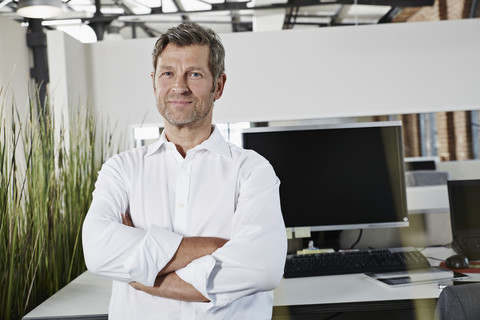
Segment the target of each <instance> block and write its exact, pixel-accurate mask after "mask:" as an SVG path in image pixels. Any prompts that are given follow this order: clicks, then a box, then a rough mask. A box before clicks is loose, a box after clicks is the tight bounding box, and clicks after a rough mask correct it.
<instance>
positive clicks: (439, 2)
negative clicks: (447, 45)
mask: <svg viewBox="0 0 480 320" xmlns="http://www.w3.org/2000/svg"><path fill="white" fill-rule="evenodd" d="M471 6H472V0H436V1H435V3H434V5H433V6H431V7H423V8H420V9H419V10H416V11H412V10H408V11H407V13H408V14H409V15H408V17H407V18H406V20H405V21H406V22H419V21H438V20H446V19H448V20H455V19H466V18H468V17H469V14H470V9H471ZM478 11H480V10H479V8H477V12H478ZM449 63H454V62H449ZM439 68H441V66H439ZM435 118H436V125H437V130H436V131H437V150H438V156H439V157H440V160H442V161H449V160H465V159H472V158H473V151H472V129H471V120H472V119H471V113H470V112H469V111H455V112H439V113H437V114H436V116H435ZM401 119H402V121H403V123H404V125H403V126H404V145H405V156H407V157H412V156H413V157H415V156H420V155H421V149H420V138H421V137H420V134H419V130H418V128H419V127H418V126H419V122H418V121H419V117H418V115H415V114H412V115H402V116H401Z"/></svg>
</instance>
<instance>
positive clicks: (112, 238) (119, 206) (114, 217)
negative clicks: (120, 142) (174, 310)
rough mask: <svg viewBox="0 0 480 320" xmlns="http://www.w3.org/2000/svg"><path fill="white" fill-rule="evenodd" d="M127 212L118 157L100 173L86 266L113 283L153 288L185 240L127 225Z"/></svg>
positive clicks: (86, 236) (86, 237)
mask: <svg viewBox="0 0 480 320" xmlns="http://www.w3.org/2000/svg"><path fill="white" fill-rule="evenodd" d="M127 208H128V192H127V187H126V183H125V180H124V178H123V172H122V161H121V159H120V158H119V157H118V156H116V157H114V158H112V159H110V160H109V161H107V162H106V163H105V164H104V165H103V166H102V170H101V171H100V172H99V176H98V179H97V182H96V183H95V191H94V192H93V200H92V204H91V206H90V209H89V211H88V213H87V216H86V218H85V221H84V223H83V230H82V243H83V250H84V256H85V263H86V265H87V268H88V269H89V271H91V272H93V273H96V274H99V275H101V276H104V277H107V278H110V279H112V280H117V281H123V282H131V281H137V282H139V283H142V284H144V285H148V286H151V285H153V283H154V281H155V278H156V276H157V274H158V272H159V271H160V270H161V269H163V267H164V266H165V265H166V264H167V263H168V262H169V261H170V260H171V258H172V257H173V255H174V254H175V252H176V251H177V249H178V246H179V245H180V242H181V240H182V236H180V235H178V234H175V233H173V232H171V231H169V230H166V229H163V228H160V227H158V226H155V225H152V226H151V227H150V228H149V229H148V230H142V229H139V228H132V227H128V226H125V225H123V224H122V222H121V221H122V219H121V215H122V214H123V213H125V212H126V211H127Z"/></svg>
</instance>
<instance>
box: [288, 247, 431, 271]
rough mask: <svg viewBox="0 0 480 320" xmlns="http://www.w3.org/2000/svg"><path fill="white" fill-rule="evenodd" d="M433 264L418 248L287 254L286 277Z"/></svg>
mask: <svg viewBox="0 0 480 320" xmlns="http://www.w3.org/2000/svg"><path fill="white" fill-rule="evenodd" d="M428 267H430V263H429V262H428V260H427V259H426V258H425V256H424V255H423V254H422V253H421V252H420V251H418V250H416V249H415V248H391V249H370V250H358V251H338V252H328V253H315V254H300V255H296V254H295V255H287V260H286V263H285V273H284V275H283V277H284V278H297V277H312V276H326V275H335V274H349V273H365V272H390V271H403V270H413V269H422V268H428Z"/></svg>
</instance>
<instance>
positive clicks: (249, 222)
mask: <svg viewBox="0 0 480 320" xmlns="http://www.w3.org/2000/svg"><path fill="white" fill-rule="evenodd" d="M224 55H225V53H224V49H223V46H222V44H221V42H220V39H219V38H218V36H217V35H216V34H215V33H214V32H213V31H211V30H210V29H208V28H205V27H201V26H199V25H197V24H182V25H179V26H178V27H175V28H172V29H170V30H168V31H167V33H165V34H164V35H162V36H161V37H160V38H159V39H158V40H157V43H156V45H155V49H154V53H153V65H154V71H153V72H152V74H151V76H152V82H153V92H154V94H155V98H156V104H157V108H158V111H159V112H160V114H161V115H162V116H163V117H164V119H165V130H164V131H163V133H162V136H161V137H160V139H159V141H157V142H156V143H154V144H152V145H150V146H146V147H141V148H137V149H134V150H130V151H127V152H124V153H121V154H119V155H116V156H114V157H112V158H111V159H109V160H108V161H107V162H106V163H105V164H104V165H103V167H102V170H101V171H100V172H99V176H98V180H97V183H96V186H95V191H94V193H93V201H92V204H91V207H90V210H89V212H88V214H87V217H86V219H85V222H84V226H83V247H84V252H85V261H86V264H87V267H88V269H89V270H90V271H91V272H93V273H97V274H99V275H102V276H105V277H108V278H110V279H113V280H114V281H113V287H112V296H111V300H110V308H109V318H111V319H241V320H245V319H270V318H271V315H272V304H273V291H272V290H273V289H274V288H275V287H276V286H277V285H278V283H279V281H280V279H281V276H282V274H283V267H284V262H285V255H286V233H285V229H284V228H285V227H284V223H283V220H282V216H281V211H280V201H279V192H278V188H279V181H278V178H277V177H276V176H275V173H274V171H273V169H272V167H271V165H270V164H269V163H268V162H267V161H266V160H265V159H264V158H263V157H261V156H259V155H258V154H257V153H255V152H253V151H249V150H243V149H241V148H238V147H236V146H234V145H233V144H229V143H227V142H226V141H225V140H224V139H223V138H222V136H221V135H220V133H219V131H218V129H217V128H216V127H215V126H212V112H213V105H214V101H215V100H217V99H219V98H220V97H221V96H222V93H223V88H224V85H225V82H226V75H225V73H224Z"/></svg>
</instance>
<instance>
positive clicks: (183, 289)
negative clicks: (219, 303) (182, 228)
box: [122, 213, 227, 302]
mask: <svg viewBox="0 0 480 320" xmlns="http://www.w3.org/2000/svg"><path fill="white" fill-rule="evenodd" d="M122 223H123V224H124V225H126V226H130V227H134V225H133V222H132V219H131V218H130V215H129V214H128V213H125V214H124V215H122ZM226 242H227V240H225V239H222V238H216V237H187V238H183V239H182V242H181V243H180V246H179V247H178V249H177V251H176V252H175V254H174V255H173V257H172V259H171V260H170V262H169V263H167V264H166V265H165V267H164V268H163V269H162V270H160V272H159V273H158V275H157V278H156V279H155V283H154V285H153V286H151V287H149V286H145V285H143V284H140V283H138V282H131V283H130V285H131V286H132V287H133V288H134V289H136V290H141V291H144V292H146V293H148V294H150V295H153V296H158V297H163V298H169V299H176V300H182V301H189V302H210V301H209V300H208V299H207V298H206V297H204V296H203V295H202V294H201V293H200V292H199V291H198V290H196V289H195V288H194V287H193V286H192V285H191V284H189V283H187V282H185V281H183V280H182V279H181V278H180V277H179V276H178V275H177V274H176V273H175V271H177V270H179V269H181V268H183V267H185V266H186V265H187V264H189V263H190V262H192V261H193V260H195V259H197V258H200V257H203V256H205V255H209V254H212V253H213V252H214V251H215V250H217V249H218V248H220V247H222V246H223V245H224V244H225V243H226Z"/></svg>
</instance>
